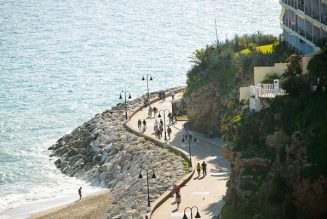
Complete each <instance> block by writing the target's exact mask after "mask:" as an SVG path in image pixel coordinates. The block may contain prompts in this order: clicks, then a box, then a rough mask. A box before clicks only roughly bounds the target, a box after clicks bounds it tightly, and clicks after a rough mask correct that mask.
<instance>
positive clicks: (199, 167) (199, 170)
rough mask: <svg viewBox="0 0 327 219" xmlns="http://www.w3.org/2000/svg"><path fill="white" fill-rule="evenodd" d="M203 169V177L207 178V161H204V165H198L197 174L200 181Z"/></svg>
mask: <svg viewBox="0 0 327 219" xmlns="http://www.w3.org/2000/svg"><path fill="white" fill-rule="evenodd" d="M201 169H202V176H203V177H205V176H206V175H207V164H206V162H205V161H203V162H202V164H200V163H198V164H197V165H196V172H198V179H200V173H201Z"/></svg>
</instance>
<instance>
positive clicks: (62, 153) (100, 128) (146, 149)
mask: <svg viewBox="0 0 327 219" xmlns="http://www.w3.org/2000/svg"><path fill="white" fill-rule="evenodd" d="M173 89H174V88H173ZM170 90H172V89H169V90H166V92H169V91H170ZM174 90H175V89H174ZM157 96H158V93H152V94H151V96H150V99H152V98H155V97H157ZM144 97H145V96H142V97H140V98H137V99H135V100H133V101H130V102H128V108H129V109H134V110H135V109H136V108H138V107H140V106H142V105H143V100H144ZM125 122H126V120H125V117H124V105H123V104H117V105H116V106H114V107H112V108H111V109H110V110H106V111H105V112H103V113H101V114H96V115H95V117H94V118H92V119H91V120H89V121H88V122H86V123H84V124H82V125H81V126H79V127H77V128H76V129H75V130H73V131H72V132H71V133H70V134H67V135H65V136H63V137H62V138H60V139H59V140H58V141H57V143H56V144H54V145H52V146H51V147H50V148H49V150H52V154H51V155H50V156H55V157H59V158H58V159H57V160H56V161H55V165H56V166H57V168H59V169H60V170H61V171H62V172H63V173H64V174H67V175H69V176H74V177H77V178H80V179H83V180H86V181H89V182H91V184H92V185H95V186H101V187H105V188H109V189H110V192H111V200H112V206H111V208H110V209H108V211H107V213H106V218H116V219H118V218H143V215H144V214H145V213H146V206H147V187H146V179H144V178H143V179H138V175H139V174H140V170H141V167H143V168H147V167H150V168H152V169H153V170H154V171H155V174H156V176H157V178H155V179H150V180H149V185H150V199H151V201H154V200H155V199H156V198H158V197H159V196H160V195H161V194H162V193H164V192H165V191H167V190H168V189H170V188H171V187H172V186H173V184H174V183H175V182H177V181H178V180H179V179H180V178H182V177H183V176H185V175H186V174H187V169H186V168H185V167H184V165H183V162H184V163H185V161H184V160H183V158H182V157H180V156H177V155H175V154H174V153H172V152H170V151H169V150H167V149H164V148H161V147H160V146H158V145H155V144H154V143H153V142H151V141H148V140H146V139H144V138H143V137H139V136H136V135H134V134H132V133H130V132H128V131H127V130H126V128H125V127H124V124H125ZM150 173H151V174H152V171H150Z"/></svg>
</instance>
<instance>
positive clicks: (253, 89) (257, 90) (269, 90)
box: [250, 84, 286, 98]
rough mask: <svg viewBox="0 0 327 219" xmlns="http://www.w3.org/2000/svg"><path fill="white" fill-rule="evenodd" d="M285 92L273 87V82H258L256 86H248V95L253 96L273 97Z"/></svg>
mask: <svg viewBox="0 0 327 219" xmlns="http://www.w3.org/2000/svg"><path fill="white" fill-rule="evenodd" d="M285 94H286V92H285V90H283V89H280V88H277V87H274V84H258V85H257V86H250V96H251V97H255V98H259V97H262V98H275V97H276V96H280V95H285Z"/></svg>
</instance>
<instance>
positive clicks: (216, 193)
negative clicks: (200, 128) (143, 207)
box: [128, 94, 230, 219]
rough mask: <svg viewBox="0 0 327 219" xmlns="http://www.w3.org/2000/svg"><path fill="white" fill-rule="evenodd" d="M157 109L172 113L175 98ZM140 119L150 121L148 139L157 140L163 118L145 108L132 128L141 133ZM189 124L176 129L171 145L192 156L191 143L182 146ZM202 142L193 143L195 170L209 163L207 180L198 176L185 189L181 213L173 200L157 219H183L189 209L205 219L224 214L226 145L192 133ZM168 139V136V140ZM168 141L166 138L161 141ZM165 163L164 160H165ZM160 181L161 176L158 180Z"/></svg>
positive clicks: (161, 102) (227, 165)
mask: <svg viewBox="0 0 327 219" xmlns="http://www.w3.org/2000/svg"><path fill="white" fill-rule="evenodd" d="M176 98H177V99H178V98H181V94H178V95H176ZM151 106H152V107H153V106H155V107H157V108H158V109H159V110H163V109H168V110H170V111H171V97H169V98H166V101H158V102H156V103H154V104H152V105H151ZM161 118H162V119H163V112H161ZM138 119H141V120H142V121H143V119H146V122H147V130H146V132H144V134H145V135H148V136H151V137H153V138H155V135H154V132H153V130H154V122H155V119H157V120H158V122H159V121H160V118H153V116H152V118H148V108H145V109H143V110H141V111H139V112H138V113H136V114H135V115H134V116H133V117H132V118H131V120H130V121H129V123H128V125H129V126H130V127H133V128H134V129H135V130H137V121H138ZM184 123H185V122H177V123H176V124H174V125H173V126H172V135H171V139H170V140H168V143H169V144H171V145H174V146H176V147H178V148H180V149H182V150H183V151H185V152H187V154H188V152H189V145H188V143H182V136H183V133H184V129H183V125H184ZM167 124H168V118H167V113H166V125H167ZM192 133H193V134H194V135H195V136H196V138H197V139H198V141H199V142H198V143H191V154H192V163H193V168H195V166H196V164H197V163H198V162H199V163H202V161H205V162H206V163H207V176H205V177H203V175H202V171H201V175H200V178H198V177H197V173H195V174H194V176H193V178H192V179H191V180H190V181H189V182H188V183H187V184H186V186H184V187H182V189H181V197H182V202H181V205H180V207H179V209H177V206H176V204H175V197H172V198H169V199H168V200H167V201H166V202H165V203H164V204H163V205H161V206H160V207H159V208H158V209H157V210H156V211H155V212H154V213H153V215H152V217H151V218H153V219H169V218H180V219H181V218H182V217H183V214H184V209H185V208H186V207H192V206H197V207H198V208H199V213H200V215H201V218H202V219H212V218H213V217H214V216H216V215H217V214H218V212H220V210H221V208H222V206H223V204H224V201H223V200H222V197H223V195H225V192H226V182H227V180H228V176H229V170H230V169H229V162H228V161H227V160H225V159H224V157H223V155H222V151H221V150H222V145H223V144H224V142H223V141H222V140H221V139H217V138H215V139H211V138H207V137H205V136H203V135H201V134H199V133H195V132H192ZM167 138H168V136H167ZM161 141H164V134H163V137H162V138H161ZM163 159H164V158H163ZM157 177H160V176H157ZM195 214H196V210H195V209H193V218H194V216H195ZM186 215H187V216H188V218H189V219H190V218H191V217H190V210H187V211H186Z"/></svg>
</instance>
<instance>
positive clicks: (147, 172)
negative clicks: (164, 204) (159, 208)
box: [139, 167, 157, 212]
mask: <svg viewBox="0 0 327 219" xmlns="http://www.w3.org/2000/svg"><path fill="white" fill-rule="evenodd" d="M142 170H144V171H145V172H146V186H147V187H148V208H147V211H148V212H150V210H151V206H150V189H149V170H152V176H151V178H152V179H155V178H157V177H156V175H155V174H154V170H153V169H151V168H142V167H141V170H140V175H139V179H142V178H143V176H142Z"/></svg>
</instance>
